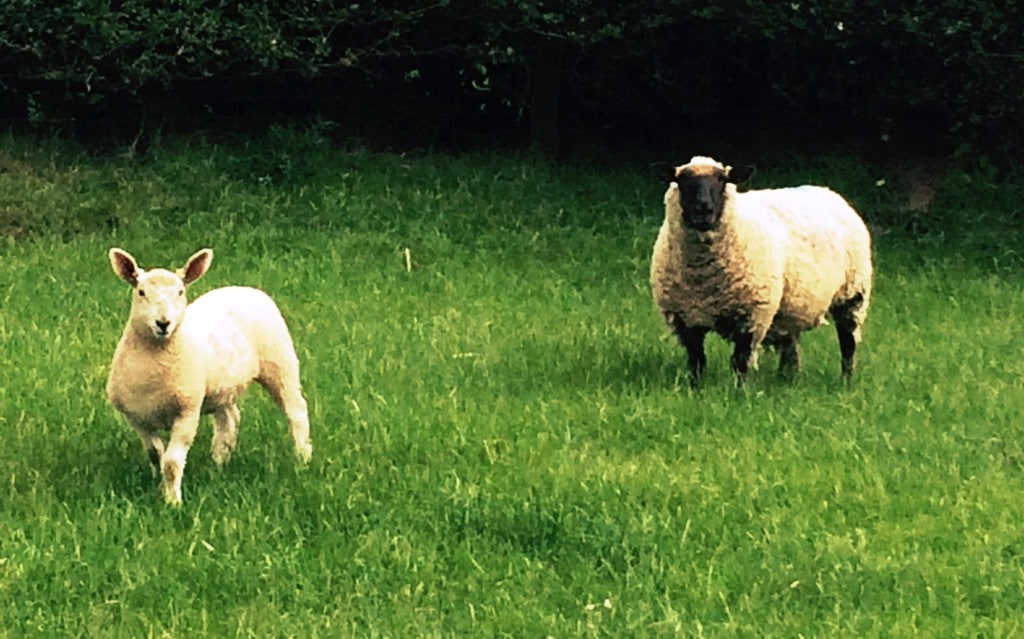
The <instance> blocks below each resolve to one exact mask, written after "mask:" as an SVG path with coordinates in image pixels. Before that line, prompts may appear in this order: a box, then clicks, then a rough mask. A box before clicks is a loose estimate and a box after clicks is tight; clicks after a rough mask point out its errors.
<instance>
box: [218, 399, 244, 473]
mask: <svg viewBox="0 0 1024 639" xmlns="http://www.w3.org/2000/svg"><path fill="white" fill-rule="evenodd" d="M241 418H242V413H241V412H240V411H239V410H238V406H237V405H236V404H231V405H229V406H224V407H222V408H220V409H219V410H217V412H216V413H214V414H213V421H214V430H213V445H212V446H211V449H210V450H211V453H212V454H213V461H215V462H216V463H217V465H218V466H223V465H224V464H225V463H227V461H228V460H229V459H230V458H231V453H232V452H234V450H235V445H236V444H237V443H238V422H239V421H240V420H241Z"/></svg>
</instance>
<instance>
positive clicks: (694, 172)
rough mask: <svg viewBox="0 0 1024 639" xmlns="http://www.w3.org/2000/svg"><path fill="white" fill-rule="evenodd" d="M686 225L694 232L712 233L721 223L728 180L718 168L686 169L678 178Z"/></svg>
mask: <svg viewBox="0 0 1024 639" xmlns="http://www.w3.org/2000/svg"><path fill="white" fill-rule="evenodd" d="M675 181H676V184H678V185H679V203H680V204H681V205H682V207H683V224H685V225H686V226H687V227H688V228H692V229H693V230H695V231H701V232H703V231H713V230H715V229H716V228H718V224H719V222H721V221H722V206H723V205H724V203H725V185H726V184H727V183H728V182H729V177H728V176H727V175H726V174H725V171H723V170H722V169H719V168H717V167H705V166H699V167H684V168H682V169H681V170H680V171H679V173H678V175H676V179H675Z"/></svg>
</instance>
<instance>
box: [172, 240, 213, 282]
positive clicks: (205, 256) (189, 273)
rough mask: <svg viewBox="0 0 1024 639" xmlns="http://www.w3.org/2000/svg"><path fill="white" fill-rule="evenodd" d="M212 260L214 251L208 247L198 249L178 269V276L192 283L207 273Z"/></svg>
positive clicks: (183, 280)
mask: <svg viewBox="0 0 1024 639" xmlns="http://www.w3.org/2000/svg"><path fill="white" fill-rule="evenodd" d="M212 261H213V251H211V250H210V249H208V248H207V249H203V250H201V251H198V252H197V253H196V254H195V255H193V256H192V257H190V258H188V261H187V262H185V266H183V267H181V268H180V269H178V276H179V277H180V278H181V281H182V282H184V283H186V284H191V283H192V282H194V281H196V280H198V279H199V278H200V277H202V276H203V275H204V274H205V273H206V271H207V270H208V269H209V268H210V262H212Z"/></svg>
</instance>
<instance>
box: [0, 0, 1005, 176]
mask: <svg viewBox="0 0 1024 639" xmlns="http://www.w3.org/2000/svg"><path fill="white" fill-rule="evenodd" d="M1022 62H1024V3H1019V2H1000V1H999V0H930V1H929V2H924V1H923V0H857V1H856V2H854V1H853V0H827V1H826V0H789V1H785V2H753V1H751V0H737V1H735V2H728V3H708V2H704V1H701V2H697V1H695V0H636V1H633V2H622V3H607V2H594V1H590V0H565V1H562V2H551V1H539V0H473V1H472V2H470V1H467V0H436V1H427V2H416V3H413V2H400V1H399V2H372V1H359V0H346V1H338V0H249V1H248V2H244V3H241V2H227V1H224V0H169V1H167V2H159V3H157V2H147V1H144V0H70V1H67V2H60V3H55V2H49V1H45V2H44V1H42V0H7V1H6V2H3V3H0V83H2V94H0V118H3V120H4V122H6V124H7V126H8V127H22V126H34V127H46V128H51V129H52V128H56V129H58V130H60V131H62V132H65V133H67V134H70V135H74V136H76V137H90V136H96V137H104V138H107V139H110V138H111V136H114V137H115V138H116V137H118V136H120V137H125V136H127V139H129V140H133V139H134V140H136V142H137V143H138V144H141V145H145V144H147V143H148V142H149V141H150V139H151V137H152V136H154V135H157V134H159V133H160V132H163V131H169V130H182V129H184V130H195V129H197V128H199V129H206V128H214V129H219V130H234V129H241V130H252V129H259V128H264V127H266V126H267V124H268V123H271V122H276V121H281V120H283V119H295V118H319V119H321V120H322V121H327V122H331V123H332V124H333V125H335V126H336V127H337V130H338V131H339V132H340V133H341V134H343V135H345V136H356V137H360V138H364V139H367V140H372V141H377V142H384V143H386V144H390V145H402V146H430V147H434V148H453V147H458V146H465V145H482V144H486V145H494V144H516V145H519V144H522V143H524V142H533V143H535V144H537V145H538V146H540V147H541V148H543V149H546V150H549V151H554V152H558V151H563V152H564V151H568V152H574V151H581V150H582V151H595V150H598V151H600V150H608V149H611V148H614V149H618V150H622V151H625V150H629V149H637V150H638V149H644V152H645V153H648V154H651V155H655V154H659V153H673V154H679V153H684V152H689V151H691V150H694V149H698V148H706V147H705V145H707V144H708V143H709V142H711V141H722V140H726V141H732V142H734V143H739V142H742V143H743V144H744V145H745V146H749V147H758V146H762V147H767V146H772V145H780V144H781V145H787V144H788V145H792V146H794V147H796V148H799V149H800V150H804V151H817V150H824V149H833V148H837V147H841V148H843V149H852V150H857V151H866V152H873V153H880V154H884V153H892V154H894V155H912V156H936V155H947V156H948V155H949V154H950V153H953V152H961V153H963V152H980V153H984V154H987V155H989V156H990V157H992V158H995V159H996V160H997V161H998V162H999V163H1001V164H1006V163H1009V162H1011V161H1012V158H1013V157H1014V156H1015V155H1016V154H1017V152H1018V151H1019V150H1020V148H1021V147H1022V146H1024V125H1022V122H1024V109H1022V107H1021V100H1022V96H1024V72H1022V66H1024V64H1022ZM684 149H685V151H684ZM673 157H674V155H673Z"/></svg>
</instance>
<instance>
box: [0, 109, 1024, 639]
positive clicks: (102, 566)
mask: <svg viewBox="0 0 1024 639" xmlns="http://www.w3.org/2000/svg"><path fill="white" fill-rule="evenodd" d="M691 151H692V152H708V151H709V150H705V149H692V150H691V149H687V150H685V151H684V152H685V153H686V154H687V155H686V157H680V158H673V159H676V160H678V161H680V162H682V161H685V160H686V159H688V157H689V155H690V154H691V153H690V152H691ZM711 152H712V153H713V152H714V151H713V150H711ZM658 159H662V158H658ZM719 159H722V160H723V161H727V162H729V161H733V162H736V163H743V162H753V163H756V164H758V167H759V169H758V173H757V174H756V175H755V178H754V180H753V186H755V187H760V188H763V187H767V186H773V185H791V184H799V183H803V182H816V183H824V184H829V185H831V186H833V188H835V189H836V190H838V191H840V192H841V193H843V194H844V195H846V196H847V197H848V199H850V200H851V202H853V203H854V205H855V206H856V207H857V208H858V209H859V210H860V211H861V212H862V213H863V214H864V216H865V218H866V219H867V221H868V222H869V225H870V226H871V228H872V230H873V232H874V241H875V264H876V274H877V275H876V284H875V293H874V300H873V305H872V309H871V312H870V314H869V317H868V322H867V327H866V330H865V338H864V343H863V345H862V348H861V350H860V351H859V354H858V355H859V361H858V367H859V368H858V372H857V376H856V379H855V384H854V386H853V388H852V389H849V390H844V389H843V388H842V385H841V384H840V380H839V352H838V346H837V344H836V338H835V333H834V331H833V329H832V327H831V326H827V327H822V328H819V329H817V330H815V331H813V332H811V333H809V334H807V335H806V336H805V337H804V339H803V342H802V344H803V349H804V370H803V371H802V373H801V375H800V376H799V377H798V379H796V380H795V381H792V382H791V381H786V380H783V379H780V378H779V377H778V376H777V375H776V373H775V370H774V367H775V362H776V358H775V356H774V354H772V353H767V354H764V355H763V356H762V358H761V366H760V369H759V370H757V371H754V372H752V373H751V375H750V378H749V381H748V385H747V387H746V388H745V389H744V390H743V391H738V390H737V389H735V388H734V386H733V383H732V376H731V373H730V372H729V369H728V358H729V349H728V347H727V345H726V344H725V343H724V342H723V341H722V340H720V339H719V338H717V337H710V338H709V339H708V348H709V351H708V377H707V379H706V382H705V385H704V389H703V390H702V391H699V392H695V391H693V390H691V389H690V388H689V387H688V384H687V379H686V362H685V354H684V353H683V351H682V350H681V349H680V348H679V347H678V346H677V345H676V344H675V343H674V341H673V340H672V339H671V338H670V336H669V335H668V333H667V331H666V330H665V327H664V325H663V323H662V321H661V319H660V317H659V316H658V314H657V312H656V311H655V308H654V305H653V303H652V301H651V299H650V290H649V286H648V268H649V261H650V251H651V248H652V246H653V243H654V238H655V235H656V233H657V228H658V226H659V225H660V223H661V219H662V216H663V208H662V204H661V198H662V193H663V191H664V187H665V184H664V182H663V181H660V180H657V179H655V178H651V177H648V176H646V175H645V174H644V172H643V171H642V170H635V169H630V168H623V167H609V166H597V165H595V166H589V165H582V164H581V165H560V164H556V163H554V162H549V161H545V160H543V159H540V158H537V157H533V156H530V155H523V154H513V153H505V154H503V153H467V154H465V155H457V156H453V155H443V154H423V155H418V156H405V155H401V154H395V153H386V152H371V151H368V150H365V149H363V148H360V147H358V146H353V147H351V148H348V147H344V146H341V147H339V146H338V145H336V144H332V143H331V142H330V141H329V140H328V138H327V137H326V136H324V135H321V132H319V131H318V130H317V129H315V128H310V129H288V128H280V129H274V130H272V131H271V132H270V133H268V134H267V135H266V136H264V137H262V138H259V139H254V140H251V141H249V142H244V141H238V140H229V141H222V142H215V141H210V140H206V139H203V138H199V137H192V138H183V139H167V140H164V141H162V142H161V143H160V144H159V145H157V146H154V147H153V148H151V149H150V150H149V151H148V153H146V154H145V155H144V156H127V155H121V154H119V153H118V152H112V153H106V154H98V153H89V152H86V151H84V150H82V149H80V148H78V147H75V146H73V145H70V144H68V143H64V142H59V141H55V140H48V139H43V140H39V139H27V138H22V137H17V136H5V137H3V138H0V355H2V369H0V370H2V372H0V433H2V441H3V445H2V448H0V637H12V638H13V637H27V636H46V637H49V636H52V637H97V636H104V637H186V636H223V637H227V636H239V637H304V638H313V637H488V636H493V637H548V636H550V637H660V636H665V637H668V636H692V637H737V636H740V637H771V636H777V637H795V636H807V637H824V636H829V637H843V636H848V637H901V636H931V637H939V636H986V637H1009V636H1020V635H1022V634H1024V527H1022V523H1021V522H1022V521H1024V361H1022V358H1021V353H1022V350H1024V348H1022V345H1024V338H1022V335H1021V326H1022V324H1021V320H1020V318H1021V317H1022V316H1024V295H1022V276H1024V255H1022V252H1021V247H1022V246H1024V244H1022V240H1024V226H1022V222H1021V217H1020V213H1021V204H1020V202H1021V201H1024V182H1022V180H1021V176H1019V175H1018V176H1016V177H1015V178H1014V176H1011V177H1010V178H1009V179H1007V180H1005V181H1002V182H1000V183H997V180H996V178H995V176H994V173H993V172H992V171H990V170H987V169H986V168H985V167H984V165H974V164H972V165H969V166H970V167H972V168H970V169H967V167H961V168H960V170H951V171H949V173H948V174H947V175H945V179H944V180H943V183H942V186H941V187H940V189H939V191H938V195H937V196H936V199H935V200H934V202H933V203H932V207H931V210H930V211H929V212H913V211H905V210H903V209H902V208H901V205H902V202H903V198H904V194H905V186H906V185H905V183H904V175H903V174H902V173H901V171H900V170H899V169H898V168H897V167H896V166H894V165H893V166H885V165H872V164H869V163H866V162H865V161H863V160H860V159H857V158H850V157H800V156H785V155H780V156H779V157H775V158H732V157H721V158H719ZM640 168H641V169H642V168H643V167H640ZM111 246H121V247H123V248H125V249H127V250H129V251H131V252H132V254H133V255H135V256H136V257H137V258H138V259H139V261H140V264H141V265H142V266H144V267H152V266H179V265H181V263H183V261H184V260H185V259H186V258H187V257H188V256H189V255H191V254H192V253H193V252H194V251H196V250H198V249H199V248H202V247H207V246H208V247H211V248H213V250H214V253H215V256H214V260H213V264H212V267H211V269H210V272H209V273H208V274H207V275H206V276H205V277H204V278H203V279H202V280H200V281H199V282H197V283H196V284H195V285H194V286H193V287H192V290H191V295H192V296H195V295H198V294H199V293H201V292H202V291H205V290H209V288H212V287H216V286H222V285H227V284H246V285H252V286H258V287H261V288H263V289H265V290H267V291H268V292H270V293H271V295H272V296H273V297H274V298H275V299H276V300H277V302H278V303H279V305H280V306H281V308H282V310H283V312H284V315H285V317H286V318H287V320H288V322H289V325H290V328H291V331H292V335H293V337H294V339H295V342H296V347H297V349H298V352H299V357H300V359H301V360H302V363H303V384H304V389H305V392H306V396H307V399H308V400H309V404H310V418H311V423H312V438H313V446H314V452H313V460H312V462H311V463H310V465H309V466H308V467H307V468H304V469H301V468H298V467H297V466H296V463H295V462H294V459H293V456H292V453H291V450H290V445H291V443H290V440H289V438H288V435H287V431H286V427H285V422H284V418H283V417H282V416H281V414H280V413H279V412H278V411H277V409H276V408H275V407H274V406H273V404H272V403H271V402H270V400H269V399H268V397H267V396H266V394H265V393H264V392H263V391H262V389H259V388H253V389H252V390H251V391H250V393H249V395H248V396H247V397H246V398H245V400H244V401H243V403H242V423H241V434H240V438H239V445H238V449H237V450H236V451H235V454H234V456H233V457H232V459H231V461H230V463H229V464H228V465H227V466H226V467H225V468H224V469H223V470H217V468H216V467H215V465H214V463H213V461H212V460H211V459H210V456H209V447H210V437H211V436H212V425H211V424H210V423H209V421H208V420H209V418H206V421H204V424H203V426H202V427H201V429H200V436H199V439H198V440H197V442H196V444H195V446H194V447H193V448H192V451H191V454H190V456H189V464H188V466H187V469H186V472H185V478H184V484H183V489H184V505H183V506H182V507H181V508H180V509H177V510H174V509H170V508H167V507H166V506H165V505H164V504H163V503H162V500H161V499H160V495H159V491H158V482H157V479H156V478H154V477H153V476H152V475H151V472H150V468H149V465H148V462H147V460H146V457H145V454H144V453H143V450H142V446H141V444H140V443H139V441H138V438H137V437H136V435H135V434H134V433H133V432H132V431H131V430H130V428H129V427H128V426H127V425H126V424H125V422H124V421H123V420H122V419H121V418H120V417H119V416H118V415H117V414H116V413H115V411H114V410H113V409H112V408H111V407H110V406H109V405H108V404H107V403H106V401H105V398H104V390H103V389H104V384H105V380H106V374H107V366H108V363H109V359H110V356H111V354H112V353H113V350H114V347H115V346H116V343H117V340H118V338H119V336H120V332H121V329H122V326H123V323H124V320H125V319H126V317H127V313H128V306H129V303H130V302H129V289H128V287H127V286H126V285H125V284H124V283H123V282H121V281H120V280H118V279H117V278H116V277H115V276H114V274H113V273H112V272H111V270H110V266H109V264H108V262H107V257H106V254H107V250H108V249H109V248H110V247H111Z"/></svg>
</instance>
